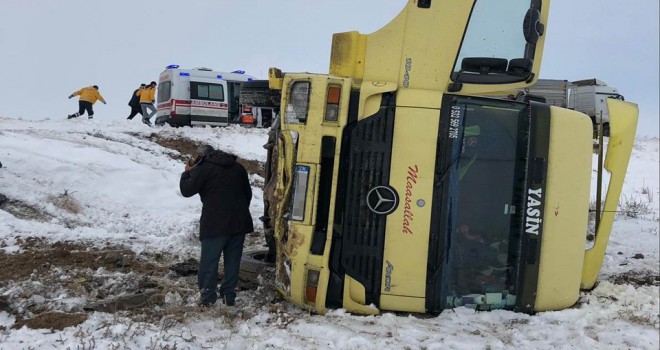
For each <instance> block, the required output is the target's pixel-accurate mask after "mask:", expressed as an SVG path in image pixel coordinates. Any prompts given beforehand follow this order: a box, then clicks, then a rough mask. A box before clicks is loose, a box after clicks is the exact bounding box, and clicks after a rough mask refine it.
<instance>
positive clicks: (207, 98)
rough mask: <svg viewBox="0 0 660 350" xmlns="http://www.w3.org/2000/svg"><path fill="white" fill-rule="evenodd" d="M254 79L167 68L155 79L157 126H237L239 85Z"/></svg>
mask: <svg viewBox="0 0 660 350" xmlns="http://www.w3.org/2000/svg"><path fill="white" fill-rule="evenodd" d="M253 79H254V77H252V76H249V75H247V74H245V72H244V71H241V70H235V71H233V72H229V73H227V72H219V71H215V70H213V69H210V68H203V67H199V68H193V69H180V68H179V66H178V65H170V66H167V67H166V69H165V70H164V71H163V72H162V73H160V77H159V79H158V95H157V103H158V106H157V107H158V112H157V114H156V125H162V124H164V123H168V124H170V125H172V126H186V125H213V126H226V125H228V124H229V123H232V122H239V121H240V117H241V108H240V106H239V101H238V98H239V95H240V91H241V85H242V84H243V83H245V82H248V81H252V80H253Z"/></svg>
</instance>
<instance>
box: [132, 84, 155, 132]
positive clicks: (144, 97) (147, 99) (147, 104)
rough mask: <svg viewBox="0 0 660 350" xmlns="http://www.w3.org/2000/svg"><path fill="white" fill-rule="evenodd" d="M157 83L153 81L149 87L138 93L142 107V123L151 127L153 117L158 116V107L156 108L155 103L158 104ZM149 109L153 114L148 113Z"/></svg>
mask: <svg viewBox="0 0 660 350" xmlns="http://www.w3.org/2000/svg"><path fill="white" fill-rule="evenodd" d="M156 85H157V84H156V82H155V81H152V82H151V84H149V85H147V86H146V87H145V88H144V89H141V90H140V91H138V92H137V93H136V95H138V96H140V107H141V108H142V122H143V123H145V124H147V125H151V121H150V120H149V119H151V117H152V116H153V115H154V114H156V107H154V102H156ZM147 109H150V110H151V112H147Z"/></svg>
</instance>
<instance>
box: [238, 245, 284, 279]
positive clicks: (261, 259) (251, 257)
mask: <svg viewBox="0 0 660 350" xmlns="http://www.w3.org/2000/svg"><path fill="white" fill-rule="evenodd" d="M267 255H268V250H267V249H257V250H248V251H245V252H243V256H242V257H241V267H240V269H239V271H238V278H239V279H240V280H241V281H245V282H252V283H257V282H258V280H257V278H258V277H259V275H263V274H264V273H265V272H266V271H267V270H268V269H269V268H272V267H274V266H275V264H273V263H268V262H266V260H265V259H266V256H267Z"/></svg>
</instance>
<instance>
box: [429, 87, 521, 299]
mask: <svg viewBox="0 0 660 350" xmlns="http://www.w3.org/2000/svg"><path fill="white" fill-rule="evenodd" d="M452 110H457V111H460V113H456V114H454V115H452V118H454V117H457V118H459V119H461V121H460V122H462V128H460V129H459V133H458V134H457V135H456V136H457V137H456V138H455V141H454V142H453V144H452V145H451V146H450V147H451V148H452V150H451V151H450V152H452V153H453V154H454V156H453V157H452V158H454V159H455V160H454V161H453V162H452V163H453V164H452V166H451V169H450V173H449V175H448V178H447V180H446V181H448V186H446V188H447V189H448V192H449V193H448V195H447V196H446V197H445V198H447V201H448V202H449V203H447V205H446V208H448V209H447V210H446V215H447V216H446V221H445V223H446V226H445V228H446V239H447V242H446V254H445V260H444V267H443V269H442V270H443V278H442V280H443V282H442V289H443V290H444V293H441V294H444V297H442V300H445V301H446V303H447V305H446V307H454V306H462V305H465V306H469V307H475V308H477V309H493V308H506V307H507V306H512V305H513V303H514V302H515V294H514V292H515V281H514V279H515V278H514V277H513V276H514V275H515V274H514V273H512V272H513V270H514V269H515V268H516V264H517V261H518V256H519V251H520V248H519V247H520V232H521V231H520V227H521V226H520V222H521V220H520V214H521V212H522V204H523V203H522V192H523V191H524V189H523V188H522V187H523V186H524V179H525V155H526V151H527V136H526V134H525V131H521V130H526V129H527V128H526V124H525V123H526V121H527V118H528V115H529V107H528V106H527V105H525V104H519V103H510V102H505V101H497V100H483V99H473V98H462V97H457V98H456V99H455V100H454V103H453V104H452ZM450 137H451V136H450ZM507 303H508V304H507Z"/></svg>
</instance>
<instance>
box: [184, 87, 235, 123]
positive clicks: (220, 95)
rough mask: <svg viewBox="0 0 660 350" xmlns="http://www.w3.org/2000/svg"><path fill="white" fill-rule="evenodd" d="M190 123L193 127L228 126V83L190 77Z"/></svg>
mask: <svg viewBox="0 0 660 350" xmlns="http://www.w3.org/2000/svg"><path fill="white" fill-rule="evenodd" d="M190 123H191V124H192V125H214V126H226V125H228V123H229V114H228V103H227V82H226V81H224V80H220V79H208V78H199V77H190Z"/></svg>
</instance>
